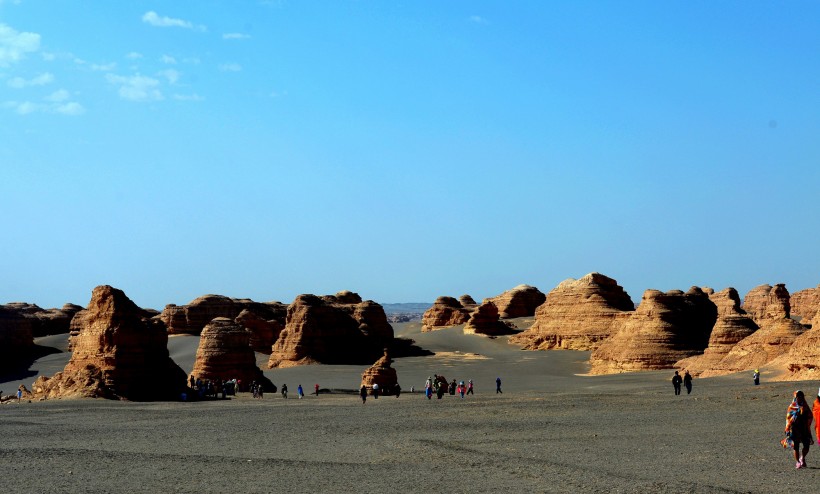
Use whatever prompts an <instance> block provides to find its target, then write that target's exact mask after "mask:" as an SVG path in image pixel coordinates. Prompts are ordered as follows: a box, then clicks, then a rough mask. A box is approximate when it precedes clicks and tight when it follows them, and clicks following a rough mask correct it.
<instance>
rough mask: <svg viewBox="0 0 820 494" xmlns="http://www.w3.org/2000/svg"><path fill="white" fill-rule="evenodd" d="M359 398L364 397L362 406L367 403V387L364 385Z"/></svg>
mask: <svg viewBox="0 0 820 494" xmlns="http://www.w3.org/2000/svg"><path fill="white" fill-rule="evenodd" d="M359 396H361V397H362V405H364V403H365V402H366V401H367V387H366V386H365V385H364V384H362V389H360V390H359Z"/></svg>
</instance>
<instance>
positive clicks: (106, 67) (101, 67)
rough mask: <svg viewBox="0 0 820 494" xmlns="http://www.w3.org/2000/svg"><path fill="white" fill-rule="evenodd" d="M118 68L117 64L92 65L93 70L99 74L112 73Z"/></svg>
mask: <svg viewBox="0 0 820 494" xmlns="http://www.w3.org/2000/svg"><path fill="white" fill-rule="evenodd" d="M116 68H117V64H116V63H114V62H111V63H105V64H97V63H92V64H91V70H96V71H98V72H111V71H112V70H114V69H116Z"/></svg>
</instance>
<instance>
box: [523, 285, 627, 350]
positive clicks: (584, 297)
mask: <svg viewBox="0 0 820 494" xmlns="http://www.w3.org/2000/svg"><path fill="white" fill-rule="evenodd" d="M634 310H635V304H634V303H633V302H632V299H631V298H630V297H629V294H628V293H626V292H625V291H624V289H623V288H621V287H620V286H619V285H618V283H617V282H616V281H615V280H613V279H612V278H609V277H607V276H604V275H602V274H600V273H590V274H588V275H586V276H584V277H582V278H580V279H578V280H575V279H572V278H570V279H568V280H565V281H563V282H561V283H560V284H559V285H558V286H557V287H555V288H554V289H553V290H552V291H550V292H549V294H547V298H546V302H545V303H544V304H542V305H540V306H539V307H538V309H536V311H535V322H534V323H533V325H532V326H531V327H530V329H528V330H527V331H524V332H523V333H521V334H518V335H515V336H513V337H511V338H510V343H512V344H516V345H522V346H523V347H524V349H527V350H549V349H553V348H558V349H568V350H594V349H595V348H597V347H598V345H600V344H601V342H602V341H603V340H605V339H606V338H608V337H609V336H610V335H612V333H613V332H615V331H616V330H617V329H618V328H620V326H621V325H622V324H623V322H624V320H625V319H624V317H626V316H628V315H629V314H631V313H632V312H634Z"/></svg>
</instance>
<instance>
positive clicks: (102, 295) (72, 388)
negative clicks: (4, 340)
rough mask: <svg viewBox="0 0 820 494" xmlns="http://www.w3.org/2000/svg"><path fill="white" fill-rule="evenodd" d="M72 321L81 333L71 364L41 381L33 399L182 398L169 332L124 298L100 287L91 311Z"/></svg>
mask: <svg viewBox="0 0 820 494" xmlns="http://www.w3.org/2000/svg"><path fill="white" fill-rule="evenodd" d="M74 319H75V320H77V325H76V326H77V327H78V328H79V330H78V332H77V335H76V336H75V337H74V338H73V340H74V341H73V344H72V347H73V352H72V355H71V359H70V360H69V362H68V364H67V365H66V366H65V369H64V370H63V372H58V373H57V374H55V375H54V377H52V378H47V377H44V376H43V377H40V378H39V379H37V381H36V382H35V386H34V389H33V392H34V393H35V395H37V396H41V397H45V398H59V397H69V396H87V397H97V396H100V397H106V398H122V399H129V400H138V401H142V400H172V399H178V398H179V395H180V393H181V392H182V391H183V390H184V389H185V382H186V376H185V372H184V371H183V370H182V369H180V368H179V366H177V365H176V364H175V363H174V362H173V361H172V360H171V358H170V357H169V356H168V334H167V333H166V332H165V328H164V327H163V326H162V325H161V324H156V323H155V322H152V321H151V320H149V319H147V318H146V317H144V311H143V310H142V309H140V308H139V307H137V306H136V305H135V304H134V302H132V301H131V300H130V299H129V298H128V297H126V296H125V293H123V292H122V291H121V290H118V289H116V288H112V287H110V286H107V285H105V286H98V287H97V288H95V289H94V290H93V292H92V294H91V302H89V304H88V308H87V309H86V310H84V311H81V312H79V313H78V314H77V315H76V316H75V317H74Z"/></svg>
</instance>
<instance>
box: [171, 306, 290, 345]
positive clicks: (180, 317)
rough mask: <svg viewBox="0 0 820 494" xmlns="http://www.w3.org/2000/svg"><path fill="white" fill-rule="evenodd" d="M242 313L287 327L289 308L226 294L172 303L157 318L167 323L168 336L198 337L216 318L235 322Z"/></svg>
mask: <svg viewBox="0 0 820 494" xmlns="http://www.w3.org/2000/svg"><path fill="white" fill-rule="evenodd" d="M243 310H247V311H249V312H251V313H253V314H255V315H256V316H258V318H260V319H263V320H265V321H276V322H278V323H279V324H280V325H284V322H285V314H286V312H287V306H286V305H285V304H282V303H280V302H268V303H261V302H254V301H253V300H249V299H234V298H229V297H225V296H223V295H203V296H201V297H198V298H196V299H194V300H193V301H191V303H189V304H187V305H174V304H169V305H167V306H165V309H164V310H163V311H162V313H161V314H160V315H159V316H157V318H158V319H160V320H161V321H162V322H163V323H164V324H165V326H166V327H167V328H168V333H169V334H192V335H198V334H199V333H200V332H201V331H202V328H204V327H205V325H206V324H208V323H209V322H211V321H212V320H213V319H214V318H217V317H227V318H229V319H236V318H237V317H238V316H239V314H240V313H242V311H243ZM249 330H251V331H252V329H250V328H249ZM271 343H272V342H271Z"/></svg>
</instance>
